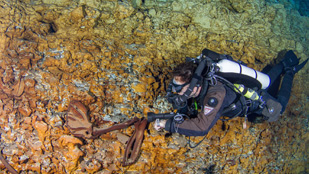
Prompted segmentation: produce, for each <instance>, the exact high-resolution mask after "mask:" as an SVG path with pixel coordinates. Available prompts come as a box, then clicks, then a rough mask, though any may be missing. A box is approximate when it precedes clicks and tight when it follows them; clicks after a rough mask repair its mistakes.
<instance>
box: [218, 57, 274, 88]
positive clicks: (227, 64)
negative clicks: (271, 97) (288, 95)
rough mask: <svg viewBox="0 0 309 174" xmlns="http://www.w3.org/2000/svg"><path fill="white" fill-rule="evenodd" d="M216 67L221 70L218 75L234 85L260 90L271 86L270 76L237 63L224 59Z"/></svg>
mask: <svg viewBox="0 0 309 174" xmlns="http://www.w3.org/2000/svg"><path fill="white" fill-rule="evenodd" d="M216 66H217V67H218V68H219V70H218V71H217V72H218V75H221V76H223V77H224V78H226V79H228V80H230V81H231V82H232V83H235V82H238V83H240V84H244V85H245V86H248V87H249V86H250V87H251V88H252V86H256V87H258V88H260V89H266V88H267V87H268V86H269V85H270V78H269V76H268V75H266V74H264V73H262V72H259V71H256V70H254V69H252V68H249V67H247V66H244V65H241V64H240V63H237V62H235V61H231V60H228V59H223V60H220V61H219V62H218V63H216Z"/></svg>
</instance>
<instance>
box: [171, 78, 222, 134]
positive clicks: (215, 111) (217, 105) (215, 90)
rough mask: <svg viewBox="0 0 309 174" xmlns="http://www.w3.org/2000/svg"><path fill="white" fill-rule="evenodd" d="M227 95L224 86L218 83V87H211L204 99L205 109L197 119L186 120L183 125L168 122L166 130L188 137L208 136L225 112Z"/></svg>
mask: <svg viewBox="0 0 309 174" xmlns="http://www.w3.org/2000/svg"><path fill="white" fill-rule="evenodd" d="M225 94H226V90H225V88H224V85H223V84H221V83H218V84H217V85H216V86H211V87H210V88H209V89H208V92H207V95H206V97H205V98H204V103H203V106H204V107H203V108H202V111H201V112H200V113H199V114H198V116H197V118H193V119H188V120H185V121H184V122H183V123H182V124H176V123H175V122H173V121H172V119H170V120H167V122H166V124H165V130H167V131H169V132H172V133H173V132H176V131H177V132H178V133H180V134H184V135H187V136H203V135H206V134H207V133H208V132H209V130H210V129H211V128H212V127H213V126H214V125H215V123H216V122H217V120H218V119H219V118H220V116H221V112H222V110H223V109H222V108H221V106H222V103H223V100H224V97H225ZM210 100H211V101H213V102H214V103H213V102H210Z"/></svg>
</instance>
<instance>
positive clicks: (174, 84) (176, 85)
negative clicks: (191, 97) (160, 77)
mask: <svg viewBox="0 0 309 174" xmlns="http://www.w3.org/2000/svg"><path fill="white" fill-rule="evenodd" d="M187 84H189V83H188V82H187V83H184V84H179V82H177V81H176V80H175V79H173V81H172V91H173V92H177V93H179V92H180V91H181V90H182V88H183V87H184V86H186V85H187Z"/></svg>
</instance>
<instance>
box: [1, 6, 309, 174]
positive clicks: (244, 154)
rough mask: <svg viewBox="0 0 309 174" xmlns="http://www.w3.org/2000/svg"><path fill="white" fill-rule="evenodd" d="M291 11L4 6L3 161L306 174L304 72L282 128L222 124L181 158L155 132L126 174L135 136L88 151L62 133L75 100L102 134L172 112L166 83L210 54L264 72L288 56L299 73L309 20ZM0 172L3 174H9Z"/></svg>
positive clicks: (41, 168) (94, 169) (99, 142)
mask: <svg viewBox="0 0 309 174" xmlns="http://www.w3.org/2000/svg"><path fill="white" fill-rule="evenodd" d="M304 2H305V1H304ZM305 5H306V4H305ZM296 6H297V5H296ZM296 6H295V4H294V5H293V4H291V3H290V2H289V1H287V0H283V1H280V2H278V1H264V0H228V1H223V0H221V1H220V0H217V1H212V0H191V1H187V0H144V1H142V0H132V1H130V0H122V1H118V0H105V1H97V0H73V1H69V0H24V1H18V0H14V1H10V0H1V1H0V72H1V73H0V77H1V80H0V133H1V141H0V148H1V150H2V154H3V155H4V157H5V158H6V160H7V161H8V162H9V163H10V164H11V165H12V167H13V168H14V169H15V170H17V171H18V172H20V173H102V174H103V173H104V174H105V173H211V172H213V173H309V171H308V170H309V169H308V162H307V160H308V152H309V150H308V143H309V134H308V113H307V111H308V109H309V108H308V93H309V91H308V89H307V87H308V86H309V84H308V83H309V82H308V65H307V66H306V67H305V68H304V69H303V70H301V71H300V72H299V73H298V74H297V75H296V76H295V79H294V84H293V85H294V87H293V90H292V96H291V99H290V101H289V104H288V108H287V110H286V111H285V113H284V114H283V115H282V116H281V118H280V120H279V121H278V122H276V123H266V122H262V123H249V125H248V126H249V128H248V129H245V130H244V129H242V122H243V121H244V119H243V118H235V119H233V120H230V121H227V122H221V121H218V123H217V124H216V125H215V126H214V128H213V129H212V130H211V131H210V132H209V134H208V135H207V138H206V140H205V141H204V142H203V143H202V144H201V145H200V146H198V147H197V148H195V149H190V148H188V147H186V142H187V139H188V137H184V136H182V135H178V134H174V135H172V136H165V133H164V132H156V131H155V130H154V129H153V128H152V125H150V126H149V130H148V131H145V139H144V143H143V145H142V152H141V155H140V158H139V160H138V161H137V163H136V164H134V165H132V166H129V167H122V166H121V160H122V155H123V153H124V147H125V144H123V143H124V142H125V141H123V140H121V139H117V135H118V134H119V133H120V134H123V136H125V135H127V136H130V135H132V133H133V131H134V127H130V128H127V129H125V130H122V131H121V132H111V133H108V134H105V135H102V136H101V137H100V138H98V139H95V140H81V139H78V138H75V137H74V136H72V135H71V134H70V132H69V131H68V128H67V127H66V126H65V114H66V111H67V109H68V104H69V102H70V101H71V100H80V101H81V102H82V103H83V104H84V105H85V106H87V108H88V109H89V117H90V120H91V122H93V123H94V124H97V125H102V124H103V123H104V124H106V125H107V126H110V125H112V124H113V123H115V122H116V123H119V122H122V121H125V120H128V119H130V118H132V117H134V116H136V117H144V116H146V113H147V112H170V111H172V110H171V109H172V108H171V106H170V105H169V104H168V103H167V101H166V100H165V99H164V95H165V89H166V85H167V84H168V82H169V80H170V77H171V76H170V75H169V73H170V72H171V69H172V68H173V67H175V65H176V64H177V63H180V62H182V61H184V58H185V57H196V56H198V55H199V54H200V52H201V50H202V49H203V48H208V49H211V50H214V51H216V52H219V53H221V54H229V55H231V56H233V57H234V58H235V59H237V60H241V61H243V62H245V63H247V64H248V66H249V67H252V68H256V69H257V70H261V69H262V68H263V67H264V66H266V65H267V64H271V63H274V62H275V61H274V60H275V59H276V58H277V57H280V55H281V54H280V53H281V52H282V51H283V52H284V51H286V50H293V51H294V52H295V53H296V54H297V56H298V57H301V58H302V59H301V61H304V60H305V59H306V58H307V57H308V56H309V50H308V45H309V33H308V28H309V19H308V17H307V16H306V15H304V14H305V11H302V12H299V11H298V10H297V8H296ZM294 7H295V8H294ZM297 7H298V9H301V8H302V6H299V5H298V6H297ZM278 55H279V56H278ZM201 139H202V137H196V138H191V140H192V143H197V142H199V141H200V140H201ZM0 170H2V172H3V173H8V171H7V169H6V168H5V167H4V165H3V164H2V163H1V164H0Z"/></svg>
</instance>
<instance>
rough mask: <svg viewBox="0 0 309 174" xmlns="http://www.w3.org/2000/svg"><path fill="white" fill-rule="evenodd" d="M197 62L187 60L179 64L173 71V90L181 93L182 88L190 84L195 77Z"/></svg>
mask: <svg viewBox="0 0 309 174" xmlns="http://www.w3.org/2000/svg"><path fill="white" fill-rule="evenodd" d="M195 69H196V64H194V63H193V62H185V63H181V64H179V65H177V66H176V67H175V68H174V71H173V73H172V74H173V81H172V85H173V91H174V92H177V93H179V92H180V91H181V89H182V88H183V87H184V86H186V85H188V84H189V83H190V81H191V79H192V77H193V74H194V71H195Z"/></svg>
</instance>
